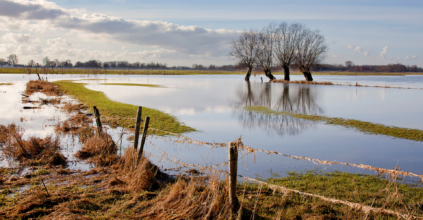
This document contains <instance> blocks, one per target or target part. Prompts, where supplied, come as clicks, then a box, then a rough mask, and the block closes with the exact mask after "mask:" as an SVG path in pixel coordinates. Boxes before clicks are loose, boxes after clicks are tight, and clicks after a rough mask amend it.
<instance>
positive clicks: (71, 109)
mask: <svg viewBox="0 0 423 220" xmlns="http://www.w3.org/2000/svg"><path fill="white" fill-rule="evenodd" d="M83 108H84V106H83V105H82V104H72V103H66V104H65V105H64V106H62V109H63V110H65V111H66V112H67V113H71V112H75V111H78V112H79V111H80V110H81V109H83Z"/></svg>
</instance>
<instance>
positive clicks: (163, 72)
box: [0, 68, 423, 76]
mask: <svg viewBox="0 0 423 220" xmlns="http://www.w3.org/2000/svg"><path fill="white" fill-rule="evenodd" d="M38 73H39V74H43V75H49V74H64V75H68V74H95V75H100V74H106V75H109V74H110V75H246V71H214V70H130V69H109V70H102V69H101V70H100V69H54V70H51V69H49V70H47V71H43V70H41V69H38ZM0 74H36V70H35V68H33V69H32V70H31V73H28V70H27V69H26V68H0ZM272 74H273V75H277V76H283V75H284V73H283V71H281V72H279V71H277V72H273V73H272ZM251 75H256V76H257V75H262V76H264V73H263V72H260V71H255V72H252V74H251ZM290 75H303V74H302V73H301V72H297V71H293V72H291V74H290ZM312 75H319V76H322V75H328V76H406V75H423V73H419V72H380V73H379V72H377V73H376V72H336V71H333V72H329V71H327V72H326V71H325V72H321V71H316V72H313V73H312Z"/></svg>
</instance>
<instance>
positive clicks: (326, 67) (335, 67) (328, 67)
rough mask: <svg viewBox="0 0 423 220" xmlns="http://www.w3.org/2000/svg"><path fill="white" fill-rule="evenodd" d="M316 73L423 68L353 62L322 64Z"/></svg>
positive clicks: (400, 70) (414, 70)
mask: <svg viewBox="0 0 423 220" xmlns="http://www.w3.org/2000/svg"><path fill="white" fill-rule="evenodd" d="M315 70H316V71H348V72H384V73H387V72H395V73H399V72H423V68H421V67H417V65H407V66H406V65H403V64H400V63H397V64H388V65H354V63H352V62H351V61H347V62H345V65H342V64H320V65H318V66H316V67H315Z"/></svg>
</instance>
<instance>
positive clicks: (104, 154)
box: [75, 133, 118, 166]
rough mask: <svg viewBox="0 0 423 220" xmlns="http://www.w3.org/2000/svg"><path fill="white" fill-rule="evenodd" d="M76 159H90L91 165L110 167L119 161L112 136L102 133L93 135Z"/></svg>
mask: <svg viewBox="0 0 423 220" xmlns="http://www.w3.org/2000/svg"><path fill="white" fill-rule="evenodd" d="M75 157H77V158H79V159H82V160H85V159H89V160H88V161H89V162H90V163H94V164H95V165H96V166H109V165H112V164H114V163H115V162H116V161H117V159H118V158H117V146H116V144H115V142H114V141H113V140H112V138H111V137H110V135H108V134H106V133H100V135H93V136H92V137H91V138H90V139H88V140H87V141H86V142H85V143H84V146H82V149H81V150H79V151H78V152H77V153H76V154H75Z"/></svg>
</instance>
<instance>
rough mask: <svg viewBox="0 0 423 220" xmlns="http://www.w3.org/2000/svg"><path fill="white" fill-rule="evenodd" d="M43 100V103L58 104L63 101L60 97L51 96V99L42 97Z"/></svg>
mask: <svg viewBox="0 0 423 220" xmlns="http://www.w3.org/2000/svg"><path fill="white" fill-rule="evenodd" d="M40 100H41V104H42V105H48V104H51V105H57V104H60V102H61V101H62V100H61V99H60V98H51V99H40Z"/></svg>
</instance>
